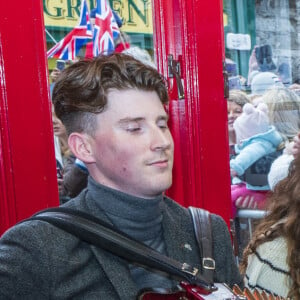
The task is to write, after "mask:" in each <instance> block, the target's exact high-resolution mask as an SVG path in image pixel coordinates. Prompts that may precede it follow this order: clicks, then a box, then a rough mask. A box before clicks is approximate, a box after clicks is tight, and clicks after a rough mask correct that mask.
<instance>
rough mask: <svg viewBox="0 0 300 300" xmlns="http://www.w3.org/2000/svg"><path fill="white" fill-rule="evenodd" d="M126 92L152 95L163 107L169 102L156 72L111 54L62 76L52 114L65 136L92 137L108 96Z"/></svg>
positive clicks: (128, 59) (132, 60)
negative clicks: (154, 94)
mask: <svg viewBox="0 0 300 300" xmlns="http://www.w3.org/2000/svg"><path fill="white" fill-rule="evenodd" d="M128 89H137V90H143V91H155V92H156V93H157V95H158V97H159V99H160V100H161V102H162V103H163V104H166V103H167V102H168V100H169V98H168V92H167V87H166V82H165V80H164V78H163V77H162V75H160V74H159V73H158V72H157V70H156V69H155V68H153V67H151V66H149V65H145V64H143V63H142V62H140V61H139V60H137V59H135V58H133V57H132V56H129V55H126V54H121V53H114V54H111V55H101V56H98V57H96V58H94V59H92V60H82V61H79V62H77V63H74V64H73V65H71V66H69V67H68V68H66V69H65V70H64V71H63V72H62V73H61V75H60V77H59V78H58V80H57V82H56V83H55V86H54V89H53V94H52V100H53V104H54V107H55V113H56V115H57V117H58V118H59V119H60V120H61V121H62V122H63V123H64V125H65V127H66V130H67V133H68V134H70V133H71V132H74V131H76V132H87V133H89V134H93V132H94V130H95V126H96V121H95V120H96V116H97V114H99V113H101V112H102V111H103V110H104V109H105V108H106V105H107V95H108V93H109V92H110V91H111V90H119V91H122V90H128ZM120 101H122V98H121V99H120Z"/></svg>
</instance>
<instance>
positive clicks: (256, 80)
mask: <svg viewBox="0 0 300 300" xmlns="http://www.w3.org/2000/svg"><path fill="white" fill-rule="evenodd" d="M276 87H278V88H280V87H284V85H283V83H282V82H281V81H280V78H279V77H278V76H277V75H276V74H274V73H272V72H258V73H255V74H254V75H253V77H252V81H251V94H250V95H249V97H250V99H251V102H252V103H253V104H254V105H258V103H260V102H262V100H261V97H262V96H263V95H264V94H265V93H266V92H267V91H269V90H270V89H273V88H276Z"/></svg>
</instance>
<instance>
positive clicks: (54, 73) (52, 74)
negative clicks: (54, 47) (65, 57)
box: [50, 68, 61, 82]
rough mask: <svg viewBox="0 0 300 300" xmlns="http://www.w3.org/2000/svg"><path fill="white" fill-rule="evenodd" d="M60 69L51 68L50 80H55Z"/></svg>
mask: <svg viewBox="0 0 300 300" xmlns="http://www.w3.org/2000/svg"><path fill="white" fill-rule="evenodd" d="M60 73H61V71H60V70H58V69H57V68H55V69H53V71H52V72H51V74H50V78H51V80H52V82H55V81H56V80H57V78H58V77H59V75H60Z"/></svg>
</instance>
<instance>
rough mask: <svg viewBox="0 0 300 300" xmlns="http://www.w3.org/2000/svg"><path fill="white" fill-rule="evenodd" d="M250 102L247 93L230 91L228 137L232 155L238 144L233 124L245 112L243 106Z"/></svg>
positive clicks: (228, 100)
mask: <svg viewBox="0 0 300 300" xmlns="http://www.w3.org/2000/svg"><path fill="white" fill-rule="evenodd" d="M249 102H250V100H249V98H248V96H247V94H246V93H244V92H243V91H240V90H230V91H229V98H228V99H227V112H228V136H229V146H231V153H232V151H233V150H234V149H233V146H234V145H235V144H236V135H235V131H234V128H233V123H234V121H235V120H236V119H237V117H239V116H240V115H241V114H242V112H243V106H244V105H245V104H246V103H249Z"/></svg>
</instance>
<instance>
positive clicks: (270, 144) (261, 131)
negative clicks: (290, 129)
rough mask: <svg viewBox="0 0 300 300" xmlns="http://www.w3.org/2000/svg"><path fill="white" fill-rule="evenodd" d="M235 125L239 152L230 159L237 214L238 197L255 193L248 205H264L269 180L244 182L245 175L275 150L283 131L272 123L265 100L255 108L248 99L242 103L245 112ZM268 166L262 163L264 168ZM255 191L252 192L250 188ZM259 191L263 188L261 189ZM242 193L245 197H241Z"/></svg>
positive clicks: (232, 188) (232, 192)
mask: <svg viewBox="0 0 300 300" xmlns="http://www.w3.org/2000/svg"><path fill="white" fill-rule="evenodd" d="M233 127H234V129H235V133H236V138H237V144H236V145H235V152H236V154H237V155H236V156H235V157H234V158H232V159H231V160H230V172H231V176H232V177H233V179H232V187H231V198H232V203H233V207H232V213H233V216H234V215H235V209H236V206H239V205H238V203H236V202H237V201H238V200H239V199H245V196H250V195H251V194H253V193H256V195H255V197H248V198H251V199H252V201H253V200H254V199H255V202H256V203H253V204H251V203H248V205H247V207H251V208H262V207H261V204H262V201H263V200H264V199H265V193H266V191H268V190H269V186H268V184H267V183H265V184H262V185H260V184H259V183H258V184H254V185H253V184H250V183H248V182H245V181H244V180H243V179H241V178H242V176H243V175H244V174H245V172H246V170H247V169H248V168H249V167H250V166H251V165H253V164H254V163H255V162H256V161H258V160H259V159H260V158H262V157H264V156H266V155H268V154H270V153H273V152H275V151H276V150H277V149H278V147H279V146H280V145H281V143H282V142H283V139H282V137H281V135H280V134H279V133H278V132H277V131H276V129H275V127H274V126H270V124H269V118H268V107H267V105H266V104H265V103H260V104H258V106H257V107H256V108H255V107H254V106H253V105H252V104H250V103H247V104H245V105H244V107H243V113H242V114H241V116H239V117H238V118H237V119H236V120H235V122H234V124H233ZM263 169H265V166H262V170H263ZM251 191H252V192H251ZM257 191H261V192H258V193H257ZM241 196H243V197H241Z"/></svg>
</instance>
